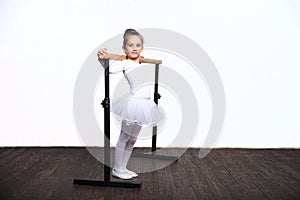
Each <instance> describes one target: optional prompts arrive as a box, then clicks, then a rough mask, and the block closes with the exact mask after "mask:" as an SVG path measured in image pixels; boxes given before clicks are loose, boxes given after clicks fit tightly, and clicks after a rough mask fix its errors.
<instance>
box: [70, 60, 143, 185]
mask: <svg viewBox="0 0 300 200" xmlns="http://www.w3.org/2000/svg"><path fill="white" fill-rule="evenodd" d="M104 68H105V81H104V82H105V97H104V100H103V101H102V103H101V105H102V106H103V108H104V181H100V180H94V179H74V180H73V184H79V185H94V186H104V187H123V188H140V187H141V183H137V182H125V181H124V182H123V181H122V182H115V181H114V182H112V181H110V171H111V168H110V98H109V59H104Z"/></svg>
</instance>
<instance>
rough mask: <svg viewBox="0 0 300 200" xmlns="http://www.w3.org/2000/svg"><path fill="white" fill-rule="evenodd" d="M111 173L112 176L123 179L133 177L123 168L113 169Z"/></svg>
mask: <svg viewBox="0 0 300 200" xmlns="http://www.w3.org/2000/svg"><path fill="white" fill-rule="evenodd" d="M112 175H113V176H114V177H117V178H120V179H124V180H128V179H132V178H133V176H131V175H130V174H129V173H127V172H125V171H124V170H119V169H113V170H112Z"/></svg>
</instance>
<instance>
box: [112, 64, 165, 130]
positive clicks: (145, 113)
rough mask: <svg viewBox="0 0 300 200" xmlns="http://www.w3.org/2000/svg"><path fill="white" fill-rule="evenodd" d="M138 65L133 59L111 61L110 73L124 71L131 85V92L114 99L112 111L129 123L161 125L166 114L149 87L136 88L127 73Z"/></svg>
mask: <svg viewBox="0 0 300 200" xmlns="http://www.w3.org/2000/svg"><path fill="white" fill-rule="evenodd" d="M136 65H138V64H137V63H135V62H133V61H131V60H124V61H115V62H111V63H110V73H111V74H115V73H119V72H123V75H124V78H125V79H126V80H127V82H128V84H129V87H130V91H129V94H126V95H123V96H121V97H119V98H117V99H114V100H113V101H112V106H111V111H112V112H113V114H114V116H115V117H116V118H117V119H118V120H120V121H122V120H125V121H126V122H127V124H134V123H136V124H138V125H140V126H143V127H151V126H158V125H161V124H162V123H163V120H164V114H163V112H162V110H160V109H159V107H158V106H157V105H156V104H155V103H154V101H153V100H151V98H150V91H149V90H147V89H149V88H147V87H142V88H140V89H138V90H135V89H134V86H133V81H132V78H131V77H130V76H129V75H128V74H127V71H128V70H129V69H130V68H132V67H134V66H136ZM147 91H148V92H147Z"/></svg>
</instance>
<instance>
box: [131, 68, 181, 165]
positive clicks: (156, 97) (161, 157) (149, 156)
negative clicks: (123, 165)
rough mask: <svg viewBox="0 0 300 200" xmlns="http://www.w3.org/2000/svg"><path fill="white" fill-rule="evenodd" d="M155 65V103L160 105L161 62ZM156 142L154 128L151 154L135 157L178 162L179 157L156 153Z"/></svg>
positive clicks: (137, 153)
mask: <svg viewBox="0 0 300 200" xmlns="http://www.w3.org/2000/svg"><path fill="white" fill-rule="evenodd" d="M154 64H155V83H154V102H155V103H156V105H158V99H160V97H161V95H160V94H159V93H158V75H159V64H161V63H159V62H154ZM156 141H157V126H154V127H153V128H152V147H151V153H140V152H136V151H134V152H132V155H133V156H136V157H145V158H155V159H164V160H175V161H177V160H178V156H170V155H161V154H157V153H156Z"/></svg>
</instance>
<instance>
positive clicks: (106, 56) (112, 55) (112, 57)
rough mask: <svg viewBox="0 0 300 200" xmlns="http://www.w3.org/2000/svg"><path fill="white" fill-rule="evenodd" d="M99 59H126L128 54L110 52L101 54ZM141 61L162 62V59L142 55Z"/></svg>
mask: <svg viewBox="0 0 300 200" xmlns="http://www.w3.org/2000/svg"><path fill="white" fill-rule="evenodd" d="M99 59H100V60H101V59H114V60H125V59H126V55H120V54H112V53H108V54H105V55H100V56H99ZM139 61H140V62H141V63H151V64H162V60H156V59H151V58H144V57H140V60H139Z"/></svg>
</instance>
